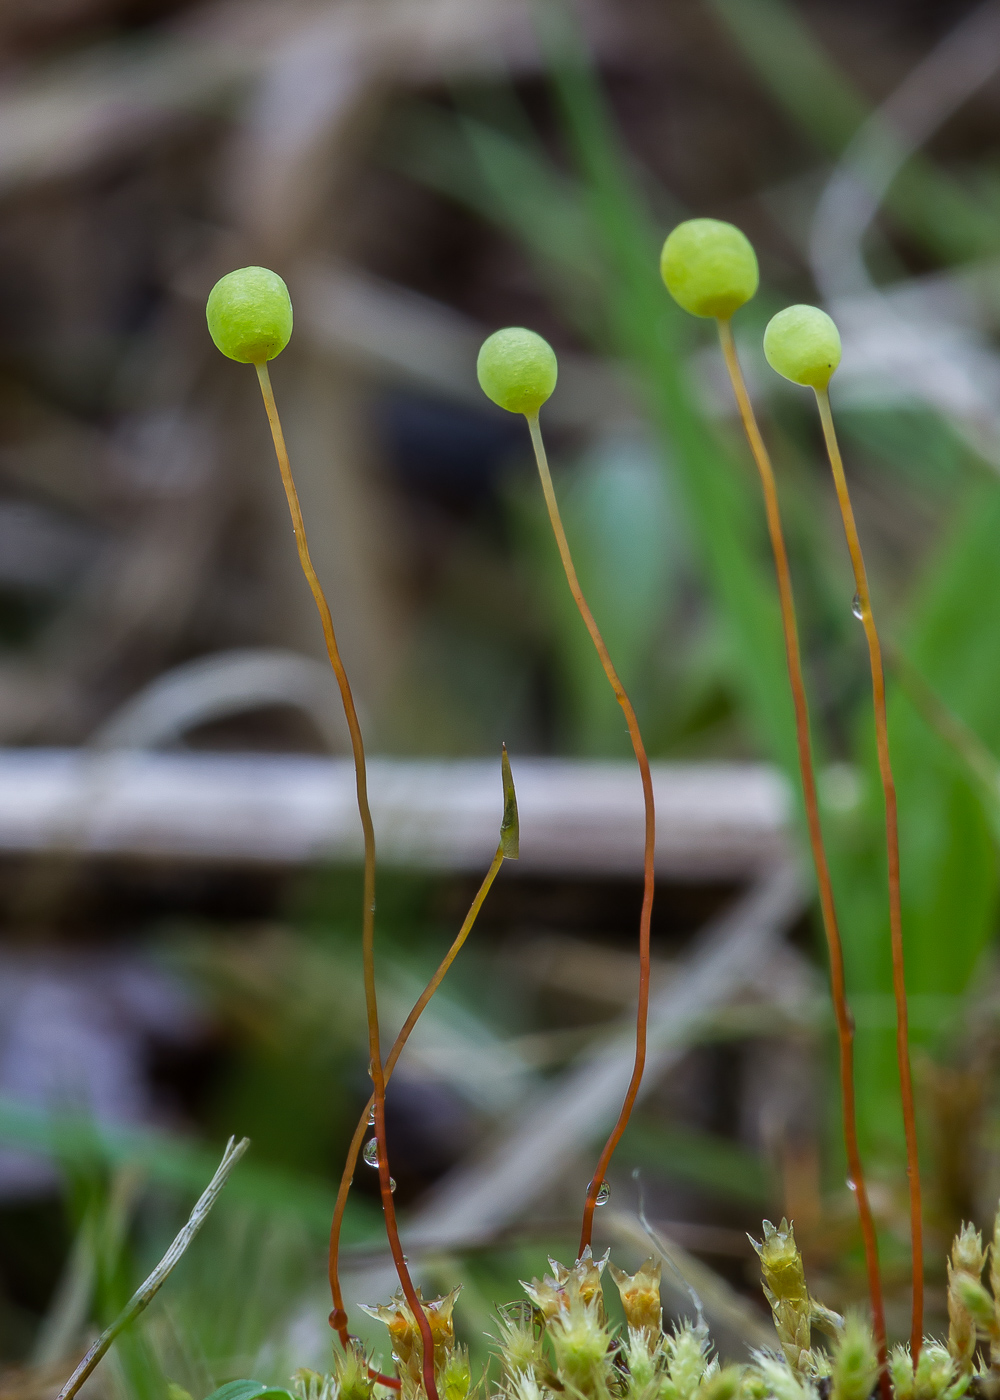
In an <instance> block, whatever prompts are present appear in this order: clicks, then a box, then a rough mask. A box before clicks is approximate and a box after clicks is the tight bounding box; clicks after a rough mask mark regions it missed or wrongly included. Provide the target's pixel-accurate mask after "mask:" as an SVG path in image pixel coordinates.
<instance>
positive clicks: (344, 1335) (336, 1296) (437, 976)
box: [329, 840, 504, 1385]
mask: <svg viewBox="0 0 1000 1400" xmlns="http://www.w3.org/2000/svg"><path fill="white" fill-rule="evenodd" d="M503 861H504V845H503V841H502V840H501V843H500V845H499V846H498V847H497V852H496V855H495V856H494V857H493V862H492V864H491V865H490V868H489V870H488V871H487V872H486V876H485V878H484V880H483V883H482V884H481V885H480V886H479V889H478V891H477V893H476V897H475V899H474V900H473V901H472V904H471V905H470V906H469V912H468V913H467V914H466V916H465V921H464V922H463V924H462V927H461V928H460V929H459V931H458V933H457V934H456V935H455V940H454V942H453V943H452V945H451V947H450V948H449V949H448V951H447V953H445V955H444V957H443V958H442V959H441V962H440V963H439V964H438V968H437V971H436V972H435V973H434V976H433V977H432V978H431V980H430V981H429V982H428V983H427V986H426V987H425V988H424V990H423V991H422V992H421V993H420V996H419V997H418V998H417V1000H416V1001H415V1002H414V1003H413V1009H412V1010H411V1012H410V1014H409V1016H407V1018H406V1020H405V1021H404V1023H403V1027H402V1029H401V1030H400V1032H399V1034H398V1035H397V1036H396V1039H395V1041H394V1042H393V1046H392V1049H391V1050H390V1051H389V1054H388V1057H387V1059H386V1062H385V1082H386V1084H388V1082H389V1080H390V1079H391V1078H392V1072H393V1070H394V1069H395V1068H396V1062H397V1060H398V1059H399V1057H400V1055H401V1054H402V1053H403V1047H404V1046H405V1045H406V1042H407V1041H408V1040H409V1038H410V1033H411V1032H412V1030H413V1027H414V1026H415V1025H416V1024H417V1022H418V1021H419V1020H420V1017H421V1016H422V1015H423V1012H424V1008H425V1007H426V1005H427V1003H428V1002H429V1001H430V999H431V997H432V996H433V995H434V993H435V992H436V991H437V989H438V987H440V985H441V983H442V982H443V981H444V978H445V974H446V973H447V971H448V969H449V968H450V967H451V965H452V963H453V962H454V961H455V959H456V958H457V957H458V954H459V953H460V952H461V949H462V946H463V944H464V943H465V941H466V939H467V938H468V936H469V934H470V933H471V932H472V926H473V924H474V923H475V922H476V919H477V918H478V916H479V911H480V909H482V907H483V902H484V901H485V899H486V896H487V895H488V894H489V892H490V889H491V887H492V885H493V881H494V880H495V879H496V877H497V875H498V873H499V870H500V867H501V865H502V864H503ZM374 1104H375V1096H374V1094H373V1095H372V1097H371V1098H370V1099H369V1100H368V1102H367V1103H366V1104H365V1107H364V1112H363V1113H362V1114H361V1117H360V1118H359V1119H358V1126H357V1127H356V1128H355V1130H354V1136H353V1138H351V1145H350V1147H349V1148H348V1150H347V1160H346V1162H345V1163H344V1170H343V1174H342V1175H341V1178H340V1188H339V1190H338V1191H337V1203H336V1205H335V1206H334V1209H333V1224H332V1225H331V1226H330V1263H329V1273H330V1292H331V1294H332V1296H333V1312H332V1313H331V1314H330V1326H331V1327H333V1328H334V1330H335V1331H336V1332H337V1333H338V1334H339V1336H340V1340H341V1342H342V1343H343V1345H344V1346H345V1347H346V1346H347V1345H348V1344H349V1342H350V1333H349V1332H348V1330H347V1311H346V1309H345V1307H344V1295H343V1292H342V1291H341V1287H340V1271H339V1260H340V1231H341V1227H342V1224H343V1220H344V1210H345V1209H346V1206H347V1196H348V1193H349V1191H350V1189H351V1183H352V1181H353V1180H354V1169H355V1167H356V1166H357V1164H358V1154H359V1153H360V1151H361V1144H362V1142H363V1141H364V1136H365V1131H366V1129H367V1128H368V1126H369V1116H370V1114H371V1111H372V1108H373V1107H374ZM380 1379H381V1383H382V1384H383V1385H384V1384H389V1383H390V1382H387V1381H386V1380H385V1378H380ZM396 1384H397V1385H398V1382H397V1383H396Z"/></svg>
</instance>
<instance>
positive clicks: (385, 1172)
mask: <svg viewBox="0 0 1000 1400" xmlns="http://www.w3.org/2000/svg"><path fill="white" fill-rule="evenodd" d="M255 368H256V370H257V378H258V380H259V381H260V391H261V394H262V395H263V399H264V407H265V409H266V410H267V420H268V423H269V424H270V425H271V436H272V438H273V439H274V451H275V455H276V456H277V459H278V468H279V470H280V472H281V481H282V485H283V486H284V488H285V496H286V497H287V499H288V509H289V512H290V514H291V517H292V528H293V529H294V531H295V544H296V547H297V549H298V554H299V563H300V564H301V566H302V572H303V574H304V575H305V577H306V582H307V583H308V584H309V588H310V590H311V592H312V595H313V599H314V600H315V603H316V609H317V611H318V613H319V616H320V622H321V623H322V626H323V638H324V640H325V642H326V650H327V654H328V656H329V658H330V665H331V666H332V667H333V673H334V675H335V676H336V677H337V684H338V686H339V687H340V695H341V699H342V700H343V703H344V714H345V716H346V718H347V727H348V729H349V730H350V734H351V749H352V751H353V754H354V770H355V775H356V782H357V795H358V812H359V813H360V816H361V827H362V830H363V832H364V843H365V872H364V896H363V898H364V910H363V922H362V940H361V941H362V953H363V959H364V981H365V1007H366V1011H367V1018H368V1053H369V1072H370V1074H371V1077H372V1081H373V1083H374V1086H375V1094H374V1099H375V1137H376V1139H377V1141H378V1174H379V1187H380V1190H381V1195H382V1209H383V1212H384V1214H385V1228H386V1234H387V1236H388V1239H389V1248H390V1250H391V1251H392V1257H393V1262H394V1263H395V1265H396V1272H397V1274H398V1275H399V1282H400V1284H401V1286H402V1289H403V1294H404V1296H405V1298H406V1301H407V1303H408V1304H409V1306H410V1309H411V1311H412V1312H413V1315H414V1317H415V1318H416V1321H417V1326H418V1327H419V1329H420V1336H421V1340H422V1342H423V1367H422V1369H423V1379H424V1385H425V1388H426V1391H427V1397H428V1400H438V1394H437V1386H436V1384H435V1380H434V1340H433V1337H432V1334H431V1328H430V1323H429V1322H428V1320H427V1315H426V1313H425V1312H424V1310H423V1308H422V1306H421V1304H420V1299H419V1297H418V1296H417V1291H416V1289H415V1288H414V1286H413V1280H412V1279H411V1278H410V1272H409V1270H408V1269H407V1267H406V1259H405V1257H404V1255H403V1250H402V1246H401V1245H400V1243H399V1230H398V1228H397V1226H396V1211H395V1206H394V1203H393V1199H392V1178H391V1177H390V1174H389V1152H388V1148H387V1146H386V1138H385V1075H384V1072H383V1068H382V1051H381V1046H380V1041H379V1025H378V1001H377V997H376V991H375V828H374V826H373V824H372V815H371V809H370V807H369V805H368V777H367V768H366V764H365V746H364V740H363V739H362V736H361V725H360V723H359V721H358V712H357V708H356V706H355V704H354V696H353V694H352V693H351V685H350V681H349V680H348V678H347V672H346V670H345V669H344V663H343V661H342V660H341V657H340V649H339V647H338V646H337V635H336V633H335V631H334V628H333V617H332V615H331V613H330V605H329V603H328V602H327V601H326V595H325V594H324V592H323V588H322V585H321V584H320V581H319V579H318V577H317V575H316V570H315V568H314V567H313V562H312V559H311V557H310V554H309V544H308V541H307V539H306V530H305V523H304V521H303V519H302V508H301V506H300V505H299V495H298V492H297V490H296V489H295V480H294V478H293V476H292V468H291V463H290V462H289V459H288V449H287V448H286V446H285V435H284V433H283V432H282V428H281V419H280V418H279V416H278V406H277V404H276V403H275V401H274V391H273V390H272V388H271V377H270V375H269V374H268V370H267V363H266V361H265V360H258V361H257V362H256V364H255ZM343 1323H346V1317H345V1318H344V1319H343V1320H342V1319H341V1318H340V1317H339V1316H337V1318H336V1320H335V1321H334V1322H333V1325H334V1327H336V1328H337V1330H338V1331H339V1328H340V1326H341V1325H343Z"/></svg>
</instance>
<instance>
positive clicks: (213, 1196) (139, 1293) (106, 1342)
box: [58, 1138, 250, 1400]
mask: <svg viewBox="0 0 1000 1400" xmlns="http://www.w3.org/2000/svg"><path fill="white" fill-rule="evenodd" d="M249 1146H250V1139H249V1138H243V1139H242V1140H241V1141H240V1142H236V1141H235V1140H234V1139H233V1138H230V1139H229V1142H228V1143H227V1144H226V1150H225V1152H224V1154H223V1157H222V1161H221V1162H220V1163H219V1166H218V1169H217V1171H216V1173H215V1175H214V1176H213V1177H212V1180H211V1181H210V1182H209V1183H208V1185H207V1186H206V1187H205V1189H204V1191H203V1192H202V1193H201V1196H200V1197H199V1198H198V1201H197V1204H196V1205H195V1208H194V1210H193V1211H192V1212H191V1214H190V1216H189V1217H188V1222H187V1224H186V1225H185V1226H184V1228H183V1229H182V1230H181V1231H180V1232H179V1233H178V1234H177V1236H176V1237H175V1239H174V1242H173V1244H171V1246H170V1248H169V1249H168V1250H167V1252H166V1254H165V1255H164V1256H163V1258H162V1259H161V1260H160V1262H159V1263H158V1264H157V1266H156V1268H155V1269H154V1270H153V1272H152V1273H151V1274H150V1276H149V1278H147V1279H146V1282H145V1283H144V1284H143V1285H142V1286H141V1287H140V1288H138V1289H137V1290H136V1292H135V1293H133V1295H132V1297H131V1298H130V1299H129V1301H128V1303H127V1304H126V1305H125V1307H124V1308H123V1309H122V1310H121V1312H120V1313H119V1314H118V1316H117V1317H116V1318H115V1320H114V1322H112V1324H111V1326H110V1327H106V1328H105V1330H104V1331H103V1332H102V1333H101V1335H100V1336H99V1337H98V1339H97V1341H96V1342H95V1343H94V1345H93V1346H92V1347H91V1348H90V1350H89V1351H88V1352H87V1354H86V1356H85V1357H84V1358H83V1360H82V1361H81V1362H80V1364H79V1366H77V1368H76V1370H75V1371H74V1372H73V1374H72V1375H71V1376H70V1378H69V1380H68V1381H67V1382H66V1384H65V1385H64V1386H63V1388H62V1390H60V1392H59V1396H58V1400H72V1397H73V1396H74V1395H75V1394H76V1393H77V1391H78V1390H79V1389H80V1387H81V1386H82V1385H83V1383H84V1381H85V1380H86V1379H87V1377H88V1376H90V1375H91V1374H92V1373H93V1372H94V1370H95V1369H96V1368H97V1366H98V1365H99V1364H100V1362H101V1360H102V1359H103V1358H104V1356H105V1355H106V1354H107V1352H108V1349H109V1348H110V1346H111V1343H112V1342H113V1341H114V1340H115V1338H116V1337H117V1336H118V1335H119V1334H120V1333H121V1332H123V1331H124V1330H125V1328H126V1327H127V1326H128V1325H129V1323H130V1322H134V1321H135V1319H136V1318H137V1317H138V1316H139V1314H140V1313H142V1312H144V1311H145V1310H146V1308H148V1307H149V1305H150V1303H151V1302H152V1301H153V1299H154V1298H155V1297H156V1295H157V1293H158V1292H159V1291H160V1289H161V1288H162V1287H163V1285H164V1283H166V1281H167V1278H168V1277H169V1276H170V1273H171V1272H172V1270H173V1269H174V1267H175V1266H176V1265H177V1264H179V1263H180V1261H181V1259H182V1257H183V1256H184V1254H185V1252H186V1250H187V1248H188V1246H189V1245H190V1244H191V1242H192V1240H193V1239H194V1237H195V1235H196V1234H197V1233H198V1231H199V1230H200V1229H201V1227H202V1226H203V1225H204V1223H205V1221H206V1220H207V1219H208V1213H209V1211H210V1210H211V1209H212V1207H213V1206H214V1205H215V1202H216V1200H217V1199H218V1196H219V1192H220V1191H221V1190H222V1188H223V1187H224V1186H225V1184H226V1182H227V1181H228V1179H229V1174H230V1172H231V1171H232V1170H233V1168H234V1167H235V1166H236V1163H237V1162H238V1161H239V1160H240V1158H241V1157H242V1156H243V1154H244V1153H245V1152H246V1150H247V1148H248V1147H249Z"/></svg>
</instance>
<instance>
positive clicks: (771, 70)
mask: <svg viewBox="0 0 1000 1400" xmlns="http://www.w3.org/2000/svg"><path fill="white" fill-rule="evenodd" d="M709 3H710V5H711V7H712V9H713V10H714V11H715V14H716V15H717V16H718V18H719V19H720V20H721V21H722V23H723V24H724V25H725V26H726V28H727V30H728V31H729V34H730V35H731V37H732V38H733V39H735V40H736V42H737V43H738V44H739V46H740V48H741V49H742V50H743V53H744V55H745V56H746V57H747V58H748V59H749V60H750V62H751V63H752V64H753V66H754V69H755V70H756V72H757V73H758V74H759V76H760V77H761V78H762V79H763V81H764V82H765V83H766V85H767V87H768V88H769V90H770V91H771V93H772V94H773V95H774V96H775V97H776V98H777V100H778V101H779V102H780V103H781V105H782V106H783V107H784V108H785V110H786V111H787V112H788V114H789V115H790V116H791V117H792V118H793V120H794V121H795V122H796V123H797V124H798V126H799V127H800V128H801V129H802V130H803V131H805V132H806V133H808V135H809V136H811V137H812V138H813V140H814V141H816V143H817V144H818V145H819V146H821V147H822V149H823V150H825V151H827V152H828V153H829V154H831V155H834V156H838V155H840V153H841V151H842V150H843V148H844V147H845V146H846V145H847V143H848V141H849V140H850V139H851V137H852V136H853V135H854V134H855V132H856V131H857V130H858V128H859V127H860V126H861V124H862V122H864V121H865V119H866V118H867V117H868V116H869V115H870V113H871V105H870V104H869V102H868V101H867V100H866V99H865V98H864V97H863V96H862V94H861V93H860V92H859V91H858V90H857V88H855V87H854V86H853V84H852V83H851V82H850V81H849V80H848V79H847V78H846V77H845V76H844V75H843V73H841V71H840V70H839V68H838V67H837V65H836V64H835V63H834V62H833V60H832V59H831V58H830V57H829V55H828V54H827V53H826V52H825V51H824V50H823V48H822V47H821V45H820V44H819V42H818V41H817V39H816V38H815V36H814V35H813V34H812V33H811V31H810V29H809V26H808V25H807V24H806V22H805V20H804V19H803V17H802V14H801V12H800V11H799V10H797V9H796V8H795V7H794V6H793V5H791V4H789V3H788V0H709ZM886 205H887V206H888V208H890V209H891V210H892V211H893V213H894V214H896V215H897V216H898V217H899V218H901V219H902V220H903V221H904V223H905V224H906V225H907V226H908V227H909V229H910V230H911V231H912V232H913V233H915V234H916V235H917V236H918V237H919V238H921V240H922V241H923V242H924V244H925V245H926V246H927V247H928V248H929V249H930V250H931V251H932V252H934V253H935V254H937V255H938V256H942V257H944V258H946V259H948V260H949V261H962V260H965V259H967V258H974V257H982V256H984V255H985V254H988V253H991V252H995V251H996V249H997V247H998V246H1000V225H998V223H997V220H996V218H995V217H994V216H993V213H992V211H991V209H990V208H989V206H988V204H987V205H980V204H979V203H978V202H977V201H976V200H975V199H974V198H973V197H971V196H970V195H969V193H968V192H967V191H966V190H964V189H963V188H962V187H960V186H959V185H958V184H956V183H955V181H954V180H951V179H950V178H949V177H948V176H946V175H944V174H942V173H941V171H939V170H938V169H936V167H934V166H933V165H932V164H931V163H930V161H928V160H927V159H926V157H924V156H922V155H918V156H914V157H912V158H911V159H910V160H909V161H907V163H906V165H905V166H904V167H903V169H902V170H901V171H900V173H899V175H898V176H897V177H896V180H895V181H894V182H893V185H892V187H891V189H890V190H889V192H888V195H887V197H886Z"/></svg>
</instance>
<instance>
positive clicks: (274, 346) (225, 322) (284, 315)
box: [205, 267, 292, 365]
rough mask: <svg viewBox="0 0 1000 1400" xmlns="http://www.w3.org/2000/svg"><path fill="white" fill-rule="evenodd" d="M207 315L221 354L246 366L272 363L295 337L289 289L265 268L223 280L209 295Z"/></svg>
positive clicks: (246, 270) (245, 269)
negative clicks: (292, 337) (267, 361)
mask: <svg viewBox="0 0 1000 1400" xmlns="http://www.w3.org/2000/svg"><path fill="white" fill-rule="evenodd" d="M205 314H206V316H207V317H208V329H209V332H210V334H211V336H212V339H213V340H214V341H215V343H216V345H217V346H218V347H219V349H220V350H221V351H222V353H223V354H224V355H228V356H229V358H230V359H231V360H239V361H240V363H241V364H245V365H248V364H254V365H259V364H263V363H264V361H265V360H273V359H274V357H275V355H280V354H281V352H282V350H284V348H285V346H286V345H287V344H288V341H289V338H290V336H291V334H292V302H291V298H290V297H289V295H288V288H287V287H286V286H285V284H284V282H283V281H282V280H281V278H280V277H279V276H278V274H277V273H276V272H270V271H269V270H268V269H267V268H266V267H241V268H237V270H236V271H235V272H227V273H226V275H225V277H220V278H219V280H218V282H216V284H215V286H214V287H213V288H212V290H211V292H209V295H208V305H207V306H206V307H205Z"/></svg>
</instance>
